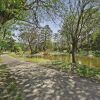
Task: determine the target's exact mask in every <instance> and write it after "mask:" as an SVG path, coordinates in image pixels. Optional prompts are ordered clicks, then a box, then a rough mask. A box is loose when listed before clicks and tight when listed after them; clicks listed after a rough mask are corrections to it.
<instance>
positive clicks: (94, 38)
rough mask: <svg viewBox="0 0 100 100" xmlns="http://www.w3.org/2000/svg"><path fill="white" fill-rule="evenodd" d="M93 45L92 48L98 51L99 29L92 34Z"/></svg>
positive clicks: (99, 47) (99, 43)
mask: <svg viewBox="0 0 100 100" xmlns="http://www.w3.org/2000/svg"><path fill="white" fill-rule="evenodd" d="M92 37H93V45H92V50H98V51H100V29H99V30H97V31H96V32H95V33H94V34H93V35H92Z"/></svg>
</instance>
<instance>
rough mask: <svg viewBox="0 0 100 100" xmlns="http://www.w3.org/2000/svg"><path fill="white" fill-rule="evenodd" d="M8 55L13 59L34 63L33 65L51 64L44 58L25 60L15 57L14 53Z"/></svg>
mask: <svg viewBox="0 0 100 100" xmlns="http://www.w3.org/2000/svg"><path fill="white" fill-rule="evenodd" d="M9 55H10V56H12V57H14V58H18V59H20V60H23V61H27V62H34V63H39V64H47V63H51V60H49V59H45V58H38V57H32V58H27V57H23V56H20V55H16V54H15V53H9Z"/></svg>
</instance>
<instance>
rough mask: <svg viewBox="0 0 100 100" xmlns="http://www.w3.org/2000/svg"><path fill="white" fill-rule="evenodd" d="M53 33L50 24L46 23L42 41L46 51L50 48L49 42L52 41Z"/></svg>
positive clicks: (42, 30)
mask: <svg viewBox="0 0 100 100" xmlns="http://www.w3.org/2000/svg"><path fill="white" fill-rule="evenodd" d="M51 35H52V30H51V29H50V27H49V25H46V26H44V27H43V28H42V29H41V42H42V45H43V50H44V51H46V50H47V49H48V43H49V42H50V41H51Z"/></svg>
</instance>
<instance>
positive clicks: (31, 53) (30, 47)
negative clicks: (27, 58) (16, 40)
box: [29, 45, 33, 54]
mask: <svg viewBox="0 0 100 100" xmlns="http://www.w3.org/2000/svg"><path fill="white" fill-rule="evenodd" d="M29 48H30V51H31V54H32V53H33V49H32V47H31V45H29Z"/></svg>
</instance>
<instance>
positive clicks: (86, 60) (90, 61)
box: [41, 55, 100, 68]
mask: <svg viewBox="0 0 100 100" xmlns="http://www.w3.org/2000/svg"><path fill="white" fill-rule="evenodd" d="M41 58H46V59H50V60H60V61H66V62H69V63H70V62H71V56H70V55H67V56H66V55H54V56H51V55H44V56H42V57H41ZM76 60H77V62H78V63H79V64H84V65H87V66H90V67H97V68H100V57H88V56H77V57H76Z"/></svg>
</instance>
